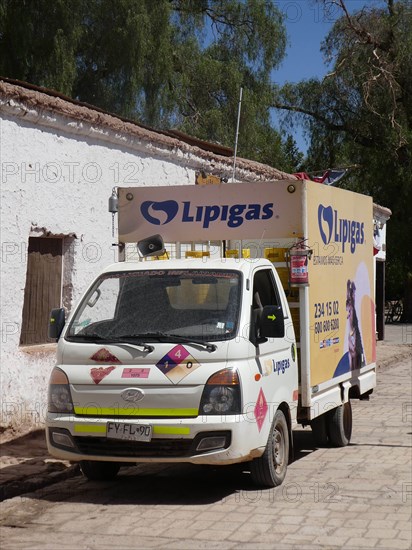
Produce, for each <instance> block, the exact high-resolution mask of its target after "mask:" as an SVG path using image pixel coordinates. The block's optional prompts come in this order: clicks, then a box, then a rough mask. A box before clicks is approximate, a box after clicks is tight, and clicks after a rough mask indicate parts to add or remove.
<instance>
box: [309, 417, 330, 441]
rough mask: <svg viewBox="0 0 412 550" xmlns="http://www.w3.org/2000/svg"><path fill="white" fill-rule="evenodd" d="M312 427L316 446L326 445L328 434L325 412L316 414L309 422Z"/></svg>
mask: <svg viewBox="0 0 412 550" xmlns="http://www.w3.org/2000/svg"><path fill="white" fill-rule="evenodd" d="M310 427H311V428H312V435H313V439H314V440H315V445H316V447H328V446H329V436H328V428H327V422H326V414H321V415H320V416H317V417H316V418H314V419H313V420H311V422H310Z"/></svg>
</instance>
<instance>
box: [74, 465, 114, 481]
mask: <svg viewBox="0 0 412 550" xmlns="http://www.w3.org/2000/svg"><path fill="white" fill-rule="evenodd" d="M120 466H121V464H119V463H118V462H99V461H97V460H82V461H81V462H80V468H81V470H82V472H83V475H84V476H86V477H87V479H89V480H90V481H109V480H111V479H114V478H115V477H116V475H117V473H118V472H119V470H120Z"/></svg>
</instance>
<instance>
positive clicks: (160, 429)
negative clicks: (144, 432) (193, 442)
mask: <svg viewBox="0 0 412 550" xmlns="http://www.w3.org/2000/svg"><path fill="white" fill-rule="evenodd" d="M153 433H154V434H162V435H165V434H172V435H189V434H190V428H183V427H177V426H176V427H175V426H153Z"/></svg>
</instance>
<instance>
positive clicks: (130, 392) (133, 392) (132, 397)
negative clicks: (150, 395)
mask: <svg viewBox="0 0 412 550" xmlns="http://www.w3.org/2000/svg"><path fill="white" fill-rule="evenodd" d="M120 395H121V396H122V398H123V399H124V400H125V401H132V402H133V403H136V402H137V401H141V400H142V399H143V397H144V391H143V390H139V389H138V388H128V389H127V390H124V391H122V393H121V394H120Z"/></svg>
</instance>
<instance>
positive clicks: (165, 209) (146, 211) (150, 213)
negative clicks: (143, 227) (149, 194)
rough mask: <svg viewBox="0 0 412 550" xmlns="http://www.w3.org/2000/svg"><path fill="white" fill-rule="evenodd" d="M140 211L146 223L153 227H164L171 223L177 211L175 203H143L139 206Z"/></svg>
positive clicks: (177, 207)
mask: <svg viewBox="0 0 412 550" xmlns="http://www.w3.org/2000/svg"><path fill="white" fill-rule="evenodd" d="M140 211H141V213H142V216H143V217H144V219H145V220H146V221H148V222H149V223H152V224H153V225H166V224H167V223H169V222H171V221H172V220H173V219H174V218H175V217H176V214H177V213H178V211H179V205H178V204H177V202H176V201H162V202H154V201H144V202H142V204H141V205H140Z"/></svg>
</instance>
